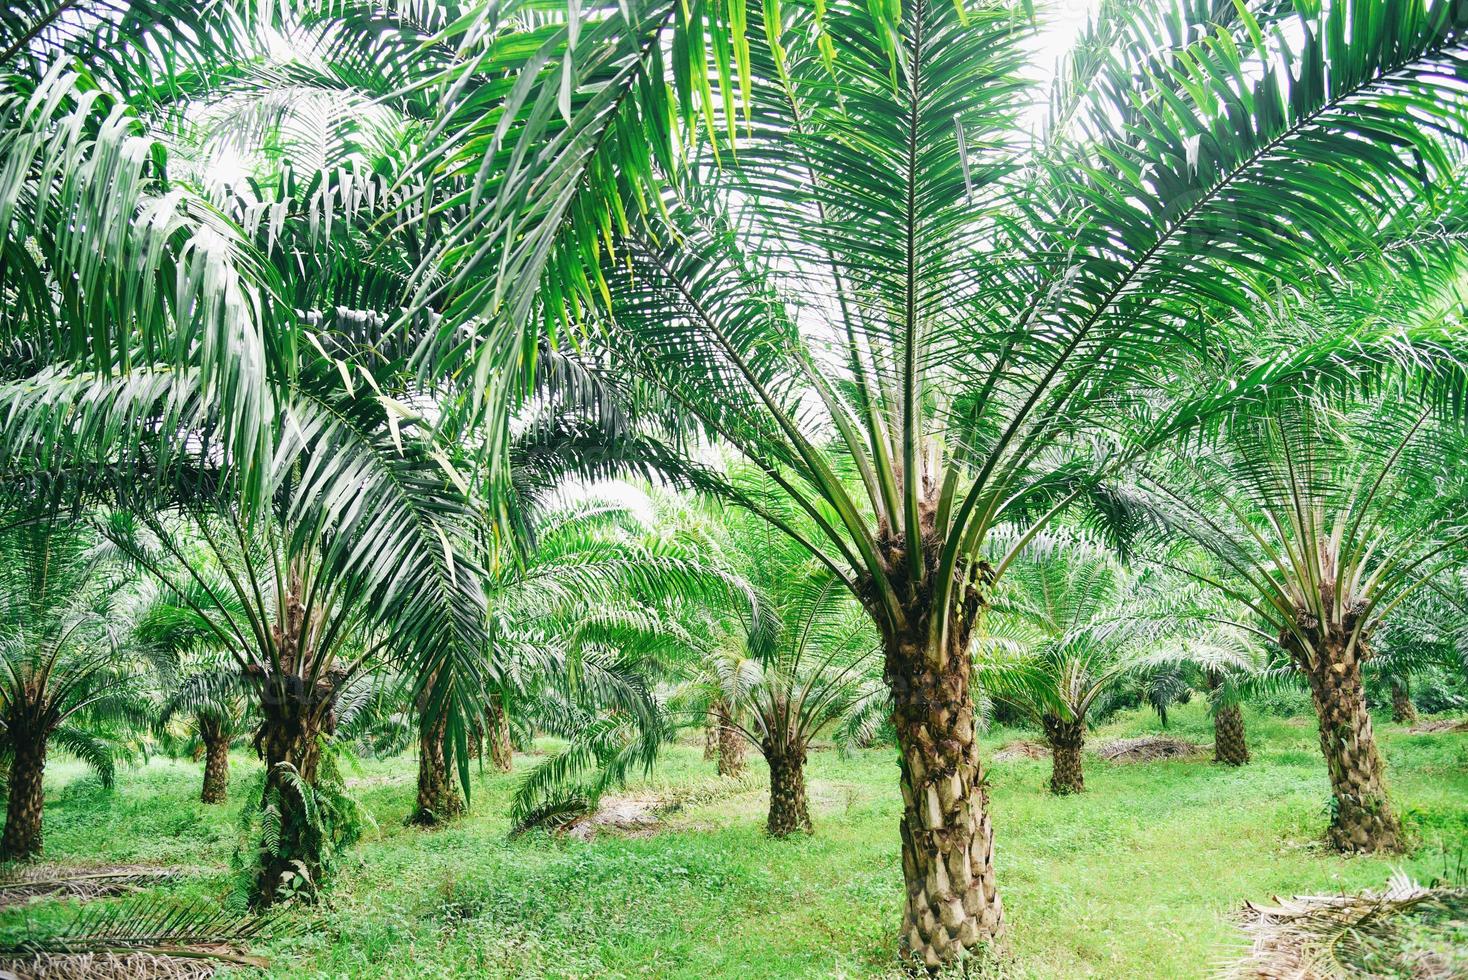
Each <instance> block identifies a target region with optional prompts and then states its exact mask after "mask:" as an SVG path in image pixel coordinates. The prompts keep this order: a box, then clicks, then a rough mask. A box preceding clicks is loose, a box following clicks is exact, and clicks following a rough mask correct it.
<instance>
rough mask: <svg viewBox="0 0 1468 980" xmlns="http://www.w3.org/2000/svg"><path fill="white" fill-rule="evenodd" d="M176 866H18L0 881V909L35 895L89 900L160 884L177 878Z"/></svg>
mask: <svg viewBox="0 0 1468 980" xmlns="http://www.w3.org/2000/svg"><path fill="white" fill-rule="evenodd" d="M181 874H182V872H180V871H179V870H178V869H176V868H155V867H149V866H147V865H130V864H119V865H113V866H101V867H60V866H57V865H54V864H52V865H38V866H34V867H29V868H22V869H21V870H20V871H19V872H17V873H15V874H12V875H9V876H7V877H6V879H5V880H3V881H0V908H5V907H6V906H9V905H20V904H23V903H25V902H30V901H33V900H35V899H38V898H45V897H56V898H78V899H82V900H84V901H85V900H90V899H94V898H103V897H105V896H108V895H118V894H122V893H123V892H128V891H132V890H133V889H135V888H145V887H147V886H149V885H157V884H162V883H164V882H167V881H172V880H173V879H175V878H178V877H180V876H181Z"/></svg>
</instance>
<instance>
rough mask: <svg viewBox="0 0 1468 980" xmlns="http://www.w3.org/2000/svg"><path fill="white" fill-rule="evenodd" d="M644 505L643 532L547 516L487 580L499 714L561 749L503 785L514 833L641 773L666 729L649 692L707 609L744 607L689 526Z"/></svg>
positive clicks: (682, 513)
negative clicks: (512, 711) (506, 699)
mask: <svg viewBox="0 0 1468 980" xmlns="http://www.w3.org/2000/svg"><path fill="white" fill-rule="evenodd" d="M653 500H654V508H653V513H654V515H655V516H654V520H653V522H652V523H651V525H647V524H644V522H643V519H642V518H639V517H638V516H637V515H636V514H634V513H632V512H631V511H629V510H628V509H627V508H626V507H625V506H619V505H614V504H610V503H607V502H601V503H598V502H597V501H595V500H591V501H587V502H583V503H581V504H579V505H562V507H560V508H558V509H552V510H549V511H547V512H546V513H545V515H544V516H543V518H542V521H541V524H540V526H539V528H538V531H537V536H536V547H535V549H534V550H533V551H531V552H529V553H527V554H526V555H525V556H524V558H523V560H522V561H521V562H519V563H516V564H514V565H506V566H504V567H503V568H502V569H501V570H499V571H498V572H497V574H495V575H494V576H493V577H492V579H491V588H490V597H491V598H490V605H491V608H492V609H493V610H494V617H493V619H494V621H493V626H492V631H493V635H494V643H495V656H496V658H497V659H498V660H499V662H501V663H503V664H504V665H505V669H504V674H503V676H505V677H506V678H508V679H511V680H512V681H513V685H514V686H513V688H512V690H513V700H512V702H511V703H513V704H514V705H515V706H516V710H517V713H518V715H519V717H520V718H521V719H522V721H523V722H524V724H525V725H526V726H527V727H529V728H532V729H536V730H539V731H543V732H545V733H547V734H549V735H552V736H556V737H559V738H563V739H565V740H566V742H567V744H566V745H565V747H564V748H562V749H560V750H559V751H557V752H556V753H553V754H552V755H550V756H549V757H548V758H547V759H546V760H545V761H544V762H542V763H540V764H539V765H537V766H536V767H535V768H534V769H532V770H530V772H529V773H527V774H526V776H525V778H524V779H523V780H522V781H521V782H520V784H519V786H518V787H517V788H516V792H515V799H514V805H513V810H512V814H511V815H512V818H513V819H514V821H515V823H516V825H517V826H520V827H524V826H528V825H531V824H535V823H541V822H548V821H556V820H560V819H562V818H564V817H567V816H574V815H575V814H578V813H580V812H584V811H585V810H586V809H587V808H589V807H592V806H594V805H595V803H596V800H597V799H598V798H599V797H600V796H601V795H602V794H603V793H605V792H606V791H607V790H608V789H610V788H612V787H614V786H616V785H618V784H620V783H622V782H624V781H625V780H626V779H627V777H628V776H629V775H630V774H631V773H633V772H634V771H638V770H642V771H648V770H650V769H651V767H652V765H653V764H654V763H655V762H656V761H657V759H658V756H659V754H660V752H661V751H662V749H663V748H664V747H665V746H666V745H667V744H668V742H669V741H670V740H671V739H672V738H673V737H674V736H675V735H676V734H677V731H678V727H679V724H678V718H677V716H676V712H675V710H674V709H675V708H676V706H674V705H670V704H669V698H668V691H667V690H665V689H662V682H664V681H667V680H670V679H673V678H674V677H676V675H677V674H678V672H679V670H678V666H677V665H679V664H682V663H686V662H687V661H688V660H689V659H690V658H691V657H692V656H693V651H695V650H696V649H698V646H699V643H700V640H699V638H698V632H699V627H704V626H706V624H707V618H706V616H705V615H704V610H705V609H706V607H707V605H708V604H710V603H713V602H718V603H720V604H721V605H724V606H727V605H729V604H730V603H731V601H732V602H739V601H741V600H742V604H743V607H744V608H745V609H746V610H748V609H750V608H752V607H754V606H755V604H756V600H755V599H754V597H753V596H752V594H751V592H750V589H749V587H748V585H747V584H746V583H745V582H744V581H743V580H742V579H741V578H740V577H739V576H738V575H736V574H734V573H733V572H732V571H731V570H730V569H729V568H728V567H727V564H726V562H725V561H724V559H723V557H722V555H721V552H720V551H719V550H718V548H717V545H716V542H715V541H713V540H712V539H711V538H710V537H709V536H708V535H707V534H706V533H705V530H704V528H703V526H702V525H703V523H704V519H703V517H702V515H699V514H697V513H693V512H691V510H692V509H691V508H688V507H685V506H680V505H678V504H677V502H676V501H671V500H668V499H666V498H663V497H661V496H656V497H654V498H653Z"/></svg>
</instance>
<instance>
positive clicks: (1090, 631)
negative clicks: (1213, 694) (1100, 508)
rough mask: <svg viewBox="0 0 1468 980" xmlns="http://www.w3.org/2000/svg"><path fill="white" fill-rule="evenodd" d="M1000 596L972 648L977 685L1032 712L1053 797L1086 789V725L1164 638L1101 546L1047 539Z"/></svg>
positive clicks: (1145, 600) (1134, 587) (1144, 599)
mask: <svg viewBox="0 0 1468 980" xmlns="http://www.w3.org/2000/svg"><path fill="white" fill-rule="evenodd" d="M1030 549H1031V550H1030V551H1029V552H1026V553H1024V554H1022V556H1021V557H1020V558H1019V559H1017V560H1016V561H1015V563H1014V566H1013V568H1012V571H1011V575H1010V576H1009V578H1008V579H1007V581H1006V582H1005V583H1004V584H1003V585H1001V586H1000V587H999V588H998V589H997V590H996V591H995V594H994V603H993V606H992V607H991V608H990V610H989V611H988V612H987V613H986V615H985V619H984V622H983V625H982V627H981V628H980V630H979V632H978V636H977V638H976V643H975V656H976V658H977V673H978V680H979V683H980V684H981V685H982V686H983V687H984V689H985V690H986V691H988V692H989V694H990V695H991V696H992V697H994V698H997V699H1000V700H1005V701H1008V702H1009V703H1011V704H1013V705H1015V706H1017V707H1019V708H1020V709H1021V710H1023V711H1025V712H1027V713H1028V714H1029V715H1030V716H1031V717H1032V718H1033V719H1034V721H1035V722H1037V723H1038V724H1039V725H1040V727H1041V729H1042V730H1043V731H1044V732H1045V740H1046V742H1048V743H1049V746H1050V757H1051V775H1050V792H1052V793H1055V794H1056V795H1065V794H1070V793H1080V792H1082V791H1084V789H1085V774H1084V772H1083V769H1082V764H1081V751H1082V749H1083V748H1084V745H1085V735H1086V727H1087V725H1088V724H1090V723H1091V721H1092V720H1093V719H1094V717H1095V716H1096V715H1097V714H1100V713H1102V712H1104V711H1105V710H1106V706H1107V703H1108V701H1109V700H1111V699H1113V698H1114V697H1116V696H1117V695H1118V694H1119V693H1120V692H1119V690H1118V688H1119V685H1120V682H1121V681H1122V680H1124V679H1125V677H1126V675H1127V672H1128V671H1137V670H1140V669H1144V668H1145V667H1146V666H1147V665H1148V663H1149V662H1148V657H1149V656H1150V655H1151V654H1153V653H1155V652H1156V649H1157V645H1158V643H1159V642H1161V640H1162V639H1163V635H1162V634H1163V630H1161V629H1159V625H1160V623H1161V622H1162V621H1161V619H1160V617H1155V616H1148V615H1146V612H1145V610H1144V608H1142V607H1144V606H1146V605H1149V604H1151V603H1152V602H1153V601H1155V600H1153V599H1151V598H1149V597H1148V596H1147V595H1146V593H1145V592H1144V591H1143V589H1142V588H1141V587H1140V585H1139V583H1138V582H1137V581H1135V579H1134V577H1133V576H1130V575H1128V574H1127V573H1126V572H1125V571H1124V570H1123V569H1122V568H1120V567H1119V566H1118V565H1117V563H1116V561H1115V560H1114V559H1113V558H1112V557H1111V556H1110V555H1108V554H1107V553H1106V552H1105V550H1104V549H1103V548H1101V547H1100V546H1099V545H1098V544H1096V543H1095V542H1092V541H1089V540H1086V539H1085V538H1070V537H1069V536H1061V535H1045V536H1042V537H1040V538H1037V539H1036V541H1035V542H1033V543H1032V544H1031V545H1030Z"/></svg>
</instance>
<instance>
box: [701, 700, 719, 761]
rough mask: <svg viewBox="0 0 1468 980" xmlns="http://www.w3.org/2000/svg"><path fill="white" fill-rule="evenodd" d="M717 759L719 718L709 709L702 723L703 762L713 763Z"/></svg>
mask: <svg viewBox="0 0 1468 980" xmlns="http://www.w3.org/2000/svg"><path fill="white" fill-rule="evenodd" d="M718 757H719V716H718V715H717V714H715V713H714V711H713V709H712V708H710V709H709V712H708V717H706V718H705V719H704V721H703V761H704V762H713V761H714V760H715V759H717V758H718Z"/></svg>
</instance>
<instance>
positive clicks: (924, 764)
mask: <svg viewBox="0 0 1468 980" xmlns="http://www.w3.org/2000/svg"><path fill="white" fill-rule="evenodd" d="M969 593H970V595H969V596H968V597H967V599H966V600H965V601H964V603H963V605H964V607H965V608H964V609H963V610H962V611H961V612H960V613H959V614H958V615H957V616H955V617H954V620H955V623H954V624H953V625H950V627H949V629H948V630H947V631H946V633H947V637H946V641H940V640H938V639H937V638H936V637H934V636H932V635H930V633H929V630H928V629H924V628H922V627H919V628H917V629H914V630H913V631H912V632H910V633H906V634H903V633H898V634H897V635H889V636H886V637H884V639H883V643H884V647H885V655H886V679H887V683H888V686H889V687H890V688H891V689H892V698H893V710H892V721H893V725H894V727H895V728H896V730H897V744H898V749H899V752H900V759H899V765H900V768H901V774H902V775H901V785H902V802H903V815H902V823H901V828H900V829H901V834H902V874H903V877H904V878H905V879H906V883H907V903H906V911H905V913H904V915H903V922H902V935H901V942H902V952H903V955H904V956H905V957H908V958H910V959H913V960H916V961H917V962H919V963H921V964H923V965H925V966H927V967H930V968H936V967H939V966H942V965H943V964H945V963H951V962H953V961H955V960H958V959H961V958H962V957H963V956H964V955H965V954H966V953H967V952H969V951H970V950H972V949H974V948H975V947H977V946H980V945H982V944H985V943H988V942H990V941H992V940H994V939H996V938H997V937H998V936H999V935H1000V933H1001V931H1002V929H1003V922H1004V914H1003V907H1002V904H1001V903H1000V900H999V893H998V891H997V890H996V888H995V884H994V834H993V828H992V827H991V825H990V823H989V812H988V805H989V794H988V790H987V788H986V785H985V782H984V773H983V769H982V767H981V766H980V765H979V755H978V742H977V739H976V738H975V730H974V705H973V696H972V692H971V691H970V689H969V671H970V664H971V661H970V658H969V652H968V639H969V628H968V625H967V624H970V623H972V621H973V615H974V613H975V612H976V610H977V607H978V596H977V593H976V592H975V591H974V590H973V589H970V590H969ZM926 618H927V617H926V616H925V614H924V611H923V610H922V609H914V610H912V611H911V614H910V618H909V622H914V623H920V624H924V625H927V623H926ZM934 632H936V631H934Z"/></svg>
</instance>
